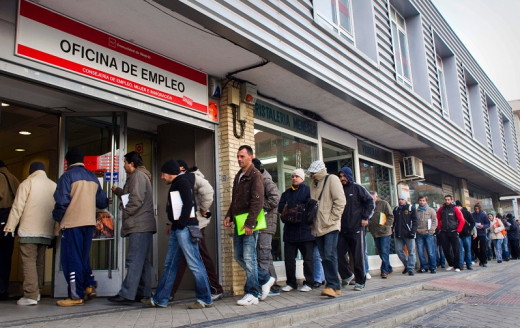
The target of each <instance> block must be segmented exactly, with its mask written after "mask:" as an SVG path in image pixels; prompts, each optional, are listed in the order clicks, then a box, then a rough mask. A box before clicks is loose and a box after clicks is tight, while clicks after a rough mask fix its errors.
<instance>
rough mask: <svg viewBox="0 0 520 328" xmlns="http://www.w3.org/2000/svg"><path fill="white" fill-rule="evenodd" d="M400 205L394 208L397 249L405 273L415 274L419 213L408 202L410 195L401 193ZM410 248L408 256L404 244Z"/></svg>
mask: <svg viewBox="0 0 520 328" xmlns="http://www.w3.org/2000/svg"><path fill="white" fill-rule="evenodd" d="M398 202H399V205H398V206H396V207H395V208H394V227H393V229H394V236H395V251H396V252H397V256H398V257H399V259H400V260H401V262H402V263H403V266H404V270H403V272H402V273H403V274H406V273H408V275H410V276H413V275H414V274H415V273H414V269H415V234H416V232H417V215H416V212H415V206H413V205H412V204H408V195H407V193H405V192H403V193H401V194H400V195H399V200H398ZM405 245H406V249H407V250H408V256H407V255H406V253H405V251H404V246H405Z"/></svg>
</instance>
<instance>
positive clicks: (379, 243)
mask: <svg viewBox="0 0 520 328" xmlns="http://www.w3.org/2000/svg"><path fill="white" fill-rule="evenodd" d="M370 195H372V197H373V198H374V202H375V205H376V207H375V209H374V215H373V216H372V219H371V220H370V223H369V224H368V230H369V231H370V233H371V234H372V237H374V243H375V244H376V248H377V252H378V254H379V257H380V258H381V278H382V279H386V278H387V277H388V275H389V274H390V273H392V271H393V269H392V266H391V265H390V239H391V238H392V225H393V224H394V214H393V213H392V207H390V204H389V203H388V202H387V201H386V200H383V199H379V196H378V195H377V192H376V191H371V192H370Z"/></svg>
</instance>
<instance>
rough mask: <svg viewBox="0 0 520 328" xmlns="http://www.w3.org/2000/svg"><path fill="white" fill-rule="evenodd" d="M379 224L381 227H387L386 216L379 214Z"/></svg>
mask: <svg viewBox="0 0 520 328" xmlns="http://www.w3.org/2000/svg"><path fill="white" fill-rule="evenodd" d="M379 224H380V225H385V224H386V214H385V213H383V212H381V213H380V214H379Z"/></svg>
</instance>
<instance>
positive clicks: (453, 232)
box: [437, 195, 464, 272]
mask: <svg viewBox="0 0 520 328" xmlns="http://www.w3.org/2000/svg"><path fill="white" fill-rule="evenodd" d="M463 227H464V217H463V216H462V213H461V212H460V211H459V209H458V208H457V207H456V206H455V203H454V202H453V196H451V195H446V196H444V205H443V206H441V207H440V208H439V210H438V211H437V230H439V234H438V237H439V242H440V244H441V245H442V250H443V252H444V256H446V260H447V261H448V265H449V266H448V267H447V268H446V271H450V270H453V268H455V272H460V242H459V233H460V232H461V231H462V228H463Z"/></svg>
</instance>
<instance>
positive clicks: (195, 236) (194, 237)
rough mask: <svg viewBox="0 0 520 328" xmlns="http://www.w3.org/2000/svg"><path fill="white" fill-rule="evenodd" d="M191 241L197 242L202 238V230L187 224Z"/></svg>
mask: <svg viewBox="0 0 520 328" xmlns="http://www.w3.org/2000/svg"><path fill="white" fill-rule="evenodd" d="M188 231H189V232H190V238H191V242H192V243H199V242H200V241H201V240H202V231H200V229H199V227H198V226H188Z"/></svg>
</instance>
